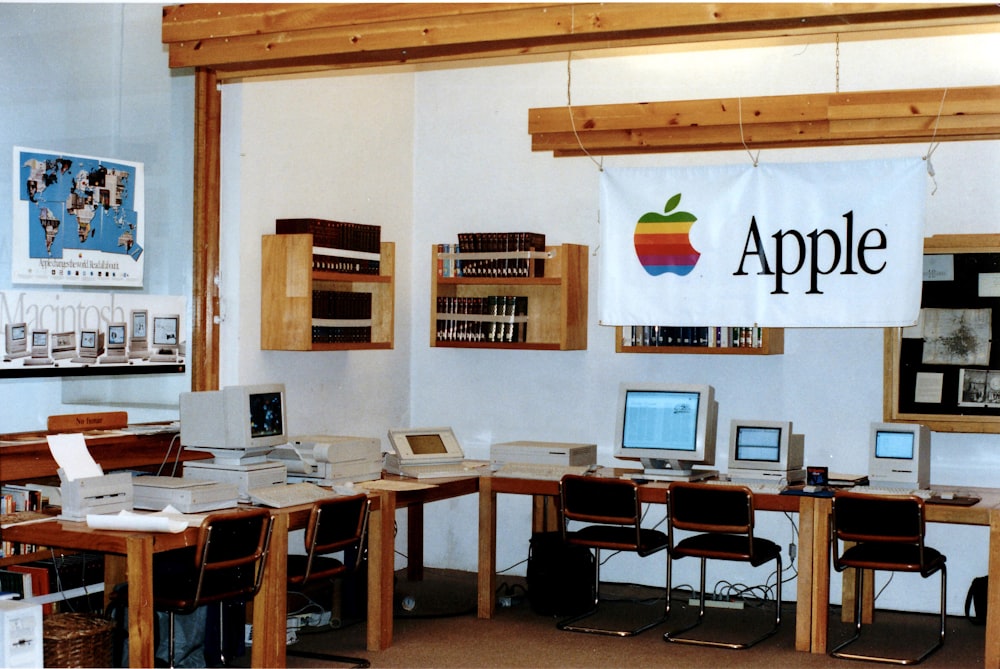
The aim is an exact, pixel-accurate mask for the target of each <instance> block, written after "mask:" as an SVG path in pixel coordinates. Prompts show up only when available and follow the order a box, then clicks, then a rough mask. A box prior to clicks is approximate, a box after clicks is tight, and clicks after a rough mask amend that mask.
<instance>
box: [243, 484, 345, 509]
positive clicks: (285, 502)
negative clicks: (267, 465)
mask: <svg viewBox="0 0 1000 669" xmlns="http://www.w3.org/2000/svg"><path fill="white" fill-rule="evenodd" d="M247 493H248V494H249V495H250V501H251V502H253V503H254V504H260V505H263V506H270V507H273V508H275V509H283V508H284V507H286V506H295V505H297V504H312V503H313V502H315V501H316V500H319V499H326V498H327V497H336V496H337V493H336V492H334V491H333V490H330V489H329V488H322V487H320V486H318V485H316V484H315V483H289V484H286V485H269V486H262V487H260V488H250V490H248V491H247Z"/></svg>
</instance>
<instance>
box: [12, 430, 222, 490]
mask: <svg viewBox="0 0 1000 669" xmlns="http://www.w3.org/2000/svg"><path fill="white" fill-rule="evenodd" d="M138 427H141V428H149V427H150V426H148V425H147V426H138ZM46 434H47V433H46V432H44V431H43V432H17V433H11V434H0V483H8V482H11V481H26V480H31V479H39V478H46V477H50V476H56V475H57V471H56V470H57V469H58V465H57V464H56V461H55V460H54V459H53V458H52V454H51V453H50V452H49V445H48V442H46V441H45V437H46ZM177 434H178V431H177V429H176V428H171V427H169V426H164V430H163V431H158V432H147V431H144V430H143V431H138V432H135V433H133V432H129V431H125V430H100V431H95V432H90V433H85V434H84V440H85V441H86V442H87V449H88V450H89V451H90V454H91V456H92V457H93V458H94V460H96V461H97V464H99V465H101V467H102V468H103V469H104V471H106V472H110V471H111V470H114V469H132V468H141V467H155V466H159V465H160V463H162V462H163V460H164V458H165V457H166V456H167V454H168V449H169V448H170V445H171V442H172V441H173V440H174V437H176V436H177ZM175 448H180V444H175ZM210 457H212V454H211V453H204V452H199V451H189V450H183V451H181V453H180V460H181V461H182V462H183V461H187V460H202V459H205V458H210ZM167 464H168V466H172V465H173V458H171V459H170V460H169V461H168V463H167Z"/></svg>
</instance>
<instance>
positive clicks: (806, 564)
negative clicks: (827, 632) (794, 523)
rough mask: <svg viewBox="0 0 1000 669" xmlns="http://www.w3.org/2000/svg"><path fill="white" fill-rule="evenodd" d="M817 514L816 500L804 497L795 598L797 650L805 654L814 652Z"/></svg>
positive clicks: (800, 516) (800, 518) (801, 509)
mask: <svg viewBox="0 0 1000 669" xmlns="http://www.w3.org/2000/svg"><path fill="white" fill-rule="evenodd" d="M815 513H816V501H815V499H814V498H812V497H802V499H801V501H800V502H799V555H798V560H799V570H798V571H799V577H798V587H797V589H796V598H795V650H800V651H804V652H809V651H811V650H812V616H813V601H812V600H813V580H812V579H813V566H812V564H813V555H814V554H815V551H816V547H815V538H814V535H815V532H816V527H815V525H814V523H815V520H814V515H815Z"/></svg>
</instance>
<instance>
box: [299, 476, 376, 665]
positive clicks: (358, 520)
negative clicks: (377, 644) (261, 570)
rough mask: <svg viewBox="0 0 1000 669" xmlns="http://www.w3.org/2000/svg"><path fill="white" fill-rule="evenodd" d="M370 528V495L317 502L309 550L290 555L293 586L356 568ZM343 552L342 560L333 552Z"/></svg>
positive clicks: (336, 658)
mask: <svg viewBox="0 0 1000 669" xmlns="http://www.w3.org/2000/svg"><path fill="white" fill-rule="evenodd" d="M367 529H368V497H367V495H363V494H362V495H351V496H349V497H330V498H327V499H322V500H319V501H317V502H314V503H313V505H312V509H311V510H310V512H309V522H308V524H307V525H306V529H305V549H306V553H305V555H289V556H288V585H289V587H302V586H304V585H306V584H308V583H314V582H317V581H321V580H327V581H331V582H332V581H333V580H334V579H336V578H339V577H341V576H344V575H345V574H348V573H350V572H353V571H356V570H357V568H358V566H359V565H360V564H361V559H362V556H363V554H364V549H365V543H364V540H365V533H366V531H367ZM341 552H342V553H343V556H342V557H343V559H342V560H341V559H337V558H335V557H332V556H331V555H330V554H331V553H341ZM286 654H287V655H291V656H294V657H308V658H313V659H319V660H329V661H333V662H344V663H347V664H351V665H353V666H356V667H370V666H371V663H370V662H369V661H368V660H366V659H364V658H360V657H349V656H347V655H333V654H329V653H319V652H313V651H303V650H297V649H289V650H287V651H286Z"/></svg>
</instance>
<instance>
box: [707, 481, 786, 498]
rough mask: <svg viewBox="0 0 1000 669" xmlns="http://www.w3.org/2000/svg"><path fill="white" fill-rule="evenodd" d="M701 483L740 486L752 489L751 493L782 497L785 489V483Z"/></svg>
mask: <svg viewBox="0 0 1000 669" xmlns="http://www.w3.org/2000/svg"><path fill="white" fill-rule="evenodd" d="M701 483H708V484H709V485H739V486H743V487H745V488H750V492H753V493H759V494H761V495H780V494H781V491H782V490H784V489H785V484H784V483H765V482H762V481H746V482H743V481H724V480H721V479H708V480H707V481H702V482H701Z"/></svg>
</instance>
